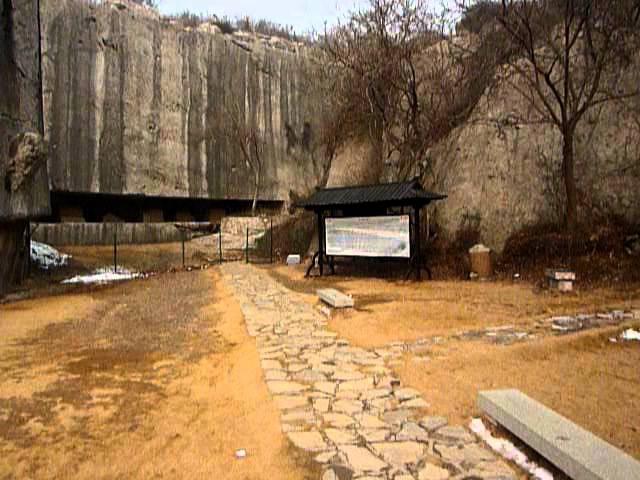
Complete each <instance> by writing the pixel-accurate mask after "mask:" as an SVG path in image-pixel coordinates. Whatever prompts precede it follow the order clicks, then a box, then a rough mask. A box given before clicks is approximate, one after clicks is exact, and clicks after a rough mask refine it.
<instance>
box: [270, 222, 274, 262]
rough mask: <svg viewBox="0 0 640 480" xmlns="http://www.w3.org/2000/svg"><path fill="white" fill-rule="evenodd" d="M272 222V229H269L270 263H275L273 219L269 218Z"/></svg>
mask: <svg viewBox="0 0 640 480" xmlns="http://www.w3.org/2000/svg"><path fill="white" fill-rule="evenodd" d="M269 220H270V228H269V232H271V233H270V235H269V262H270V263H273V217H270V218H269Z"/></svg>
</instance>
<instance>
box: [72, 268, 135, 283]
mask: <svg viewBox="0 0 640 480" xmlns="http://www.w3.org/2000/svg"><path fill="white" fill-rule="evenodd" d="M142 277H144V275H143V274H141V273H139V272H131V271H129V270H127V269H126V268H118V269H117V271H115V272H114V271H113V268H111V267H104V268H99V269H97V270H96V271H94V272H93V273H91V274H89V275H76V276H75V277H72V278H67V279H66V280H63V281H62V283H84V284H90V283H111V282H121V281H123V280H132V279H134V278H142Z"/></svg>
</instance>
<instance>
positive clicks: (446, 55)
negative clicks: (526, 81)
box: [323, 0, 507, 180]
mask: <svg viewBox="0 0 640 480" xmlns="http://www.w3.org/2000/svg"><path fill="white" fill-rule="evenodd" d="M449 27H450V25H449V24H448V23H447V19H446V12H440V13H437V14H435V13H433V12H431V11H429V10H428V8H427V2H424V1H422V0H370V3H369V5H368V7H367V8H364V9H362V10H360V11H356V12H354V13H352V15H351V17H350V19H349V21H348V22H347V23H345V24H343V25H339V26H338V27H336V28H334V29H333V30H331V31H330V32H326V34H325V38H324V42H323V51H324V53H325V75H324V77H325V78H326V80H327V89H328V94H329V95H331V97H332V99H333V101H334V102H333V103H334V105H335V106H336V108H335V110H334V114H333V115H332V116H331V117H329V118H328V119H327V122H326V123H327V124H328V128H327V129H326V132H327V133H328V134H329V135H328V137H329V140H330V141H332V142H334V143H338V144H339V143H341V142H344V141H345V140H348V139H349V137H350V136H359V137H361V138H362V137H363V136H366V137H367V138H368V140H369V141H371V142H373V144H374V145H377V146H378V147H379V150H380V160H381V162H380V163H382V160H388V163H390V164H391V165H393V169H392V173H393V176H394V177H396V179H398V180H403V179H405V178H407V177H409V176H412V175H415V174H416V173H418V170H424V167H427V169H428V167H429V158H428V155H427V151H428V149H429V148H430V147H431V146H432V145H434V144H435V143H436V142H438V141H439V140H441V139H442V138H444V137H445V136H446V135H447V134H448V133H449V132H450V131H451V130H452V129H453V128H455V127H456V126H458V125H460V124H461V123H462V122H464V120H465V119H466V118H468V116H469V114H470V113H471V111H472V110H473V107H474V106H475V104H476V103H477V101H478V100H479V98H480V97H481V96H482V93H483V92H484V90H485V87H484V86H485V85H486V84H488V83H489V82H490V81H491V80H492V79H493V74H494V72H495V68H496V64H498V63H499V62H500V60H498V59H497V57H498V56H500V55H503V54H505V55H506V52H507V50H506V49H500V48H495V49H493V48H492V49H484V50H482V51H479V50H478V51H472V50H471V49H468V48H465V47H464V46H463V45H459V44H457V39H454V38H451V37H450V36H449V31H450V28H449ZM496 52H497V53H496ZM489 54H490V55H489ZM500 58H501V57H500Z"/></svg>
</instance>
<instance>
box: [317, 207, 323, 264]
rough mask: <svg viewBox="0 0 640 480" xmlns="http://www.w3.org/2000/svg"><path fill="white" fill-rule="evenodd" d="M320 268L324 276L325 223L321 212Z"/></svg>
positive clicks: (319, 214) (319, 233)
mask: <svg viewBox="0 0 640 480" xmlns="http://www.w3.org/2000/svg"><path fill="white" fill-rule="evenodd" d="M318 268H319V269H320V276H322V274H323V273H324V222H323V218H322V212H321V211H318Z"/></svg>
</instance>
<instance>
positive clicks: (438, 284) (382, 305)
mask: <svg viewBox="0 0 640 480" xmlns="http://www.w3.org/2000/svg"><path fill="white" fill-rule="evenodd" d="M264 268H266V270H267V271H268V272H269V273H270V274H271V275H272V276H273V277H274V278H276V279H277V280H278V281H280V282H281V283H283V284H284V285H286V286H287V287H288V288H290V289H292V290H293V291H296V292H298V293H302V294H305V295H307V299H308V300H309V301H310V302H317V295H316V290H317V289H318V288H327V287H331V288H337V289H338V290H340V291H342V292H344V293H347V294H350V295H353V298H354V300H355V308H354V309H353V310H345V311H341V312H336V313H334V315H332V318H331V322H330V323H331V328H332V329H334V330H335V331H336V332H337V333H339V335H340V336H341V337H343V338H346V339H347V340H349V341H350V342H352V343H353V344H356V345H359V346H362V347H368V348H371V347H380V346H384V345H387V344H389V343H392V342H396V341H414V340H418V339H421V338H425V337H432V336H447V335H454V334H457V333H461V332H464V331H468V330H473V329H478V328H480V329H481V328H486V327H499V326H505V325H514V326H524V325H531V324H533V323H535V322H536V321H537V320H541V319H545V318H548V317H550V316H554V315H563V314H575V313H593V312H597V311H598V312H599V311H609V310H612V309H616V308H621V309H630V308H633V307H635V308H640V284H634V285H630V286H629V287H628V288H627V289H624V290H623V289H620V288H616V289H612V288H609V289H606V288H598V289H589V290H584V291H581V290H579V289H578V290H577V291H576V292H574V293H572V294H568V295H567V294H559V293H555V292H551V291H549V290H543V289H539V288H537V287H535V286H534V285H531V284H529V283H526V282H509V283H507V282H470V281H425V282H404V281H399V280H388V279H379V278H357V277H342V276H327V277H322V278H318V277H315V278H308V279H305V278H304V268H303V267H286V266H278V267H264ZM362 332H366V335H363V334H362Z"/></svg>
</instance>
